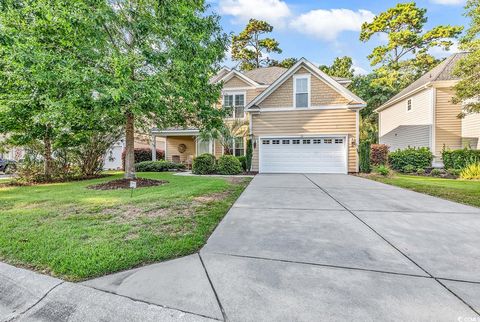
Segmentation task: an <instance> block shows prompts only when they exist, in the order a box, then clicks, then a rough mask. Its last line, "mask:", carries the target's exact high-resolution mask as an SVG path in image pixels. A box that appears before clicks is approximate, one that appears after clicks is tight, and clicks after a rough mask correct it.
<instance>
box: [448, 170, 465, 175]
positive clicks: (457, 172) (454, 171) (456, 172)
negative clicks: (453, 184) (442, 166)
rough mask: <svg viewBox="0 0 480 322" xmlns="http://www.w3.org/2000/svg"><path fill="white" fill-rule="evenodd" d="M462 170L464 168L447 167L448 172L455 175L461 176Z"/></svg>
mask: <svg viewBox="0 0 480 322" xmlns="http://www.w3.org/2000/svg"><path fill="white" fill-rule="evenodd" d="M461 172H462V169H447V173H448V174H449V175H451V176H453V177H458V176H460V173H461Z"/></svg>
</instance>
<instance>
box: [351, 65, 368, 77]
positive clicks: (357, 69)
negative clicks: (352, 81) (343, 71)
mask: <svg viewBox="0 0 480 322" xmlns="http://www.w3.org/2000/svg"><path fill="white" fill-rule="evenodd" d="M353 73H354V74H355V75H367V74H368V71H367V70H366V69H365V68H363V67H361V66H358V65H353Z"/></svg>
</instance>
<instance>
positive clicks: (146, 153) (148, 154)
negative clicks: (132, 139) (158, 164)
mask: <svg viewBox="0 0 480 322" xmlns="http://www.w3.org/2000/svg"><path fill="white" fill-rule="evenodd" d="M125 153H126V151H125V150H123V152H122V169H125ZM133 154H134V157H135V164H136V163H140V162H143V161H151V160H152V149H149V148H135V149H134V151H133ZM156 154H157V160H161V159H163V158H164V157H165V154H164V153H163V151H162V150H159V149H157V150H156Z"/></svg>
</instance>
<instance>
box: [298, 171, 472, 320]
mask: <svg viewBox="0 0 480 322" xmlns="http://www.w3.org/2000/svg"><path fill="white" fill-rule="evenodd" d="M304 176H305V178H307V180H309V181H310V182H311V183H313V184H314V185H315V186H317V187H318V189H320V190H322V191H323V192H324V193H326V194H327V195H328V196H329V197H330V198H332V199H333V200H335V201H336V202H337V203H338V204H339V205H340V206H341V207H343V208H344V209H345V210H346V211H348V212H349V213H350V214H351V215H352V216H354V217H355V218H357V219H358V220H359V221H360V222H361V223H363V224H364V225H365V226H367V227H368V228H369V229H370V230H372V231H373V232H374V233H375V234H376V235H377V236H379V237H380V238H382V239H383V240H384V241H385V242H386V243H387V244H389V245H390V246H391V247H393V248H394V249H395V250H397V251H398V252H399V253H400V254H402V255H403V256H405V258H407V259H408V260H409V261H411V262H412V263H413V264H414V265H416V266H417V267H418V268H420V269H421V270H422V271H424V272H425V273H426V274H428V276H430V277H431V278H433V279H434V280H435V281H436V282H437V283H438V284H440V285H441V286H443V288H445V289H446V290H447V291H448V292H450V293H451V294H452V295H453V296H455V297H456V298H457V299H458V300H460V301H461V302H462V303H463V304H465V305H466V306H467V307H468V308H470V309H471V310H472V311H473V312H475V313H476V314H477V315H479V316H480V313H479V312H477V311H476V310H475V309H474V308H473V307H472V306H471V305H470V304H469V303H467V302H466V301H465V300H463V299H462V298H461V297H460V296H458V295H457V294H456V293H455V292H453V291H452V290H450V289H449V288H448V287H447V286H446V285H445V284H444V283H442V282H441V281H440V280H439V278H437V277H435V276H433V275H432V274H430V272H428V271H427V270H426V269H424V268H423V267H422V266H420V264H418V263H417V262H415V261H414V260H413V259H411V258H410V257H409V256H408V255H407V254H405V253H404V252H403V251H401V250H400V249H399V248H398V247H396V246H395V245H393V243H392V242H390V241H389V240H388V239H386V238H385V237H384V236H382V235H381V234H380V233H379V232H378V231H376V230H375V229H374V228H373V227H372V226H370V225H369V224H367V223H366V222H365V221H364V220H362V219H361V218H360V217H358V216H357V215H356V214H355V213H354V212H353V211H354V210H350V209H349V208H347V207H346V206H345V205H344V204H343V203H341V202H340V201H338V200H337V199H336V198H335V197H333V196H332V195H331V194H330V193H329V192H328V191H327V190H326V189H324V188H322V187H321V186H319V185H318V184H317V183H316V182H314V181H313V180H312V179H310V177H309V176H308V175H306V174H304ZM405 212H408V211H405Z"/></svg>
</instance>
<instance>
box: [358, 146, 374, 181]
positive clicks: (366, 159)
mask: <svg viewBox="0 0 480 322" xmlns="http://www.w3.org/2000/svg"><path fill="white" fill-rule="evenodd" d="M358 154H359V159H360V162H359V168H360V172H363V173H370V171H372V168H371V167H370V141H368V140H365V141H362V142H360V144H359V146H358Z"/></svg>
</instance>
